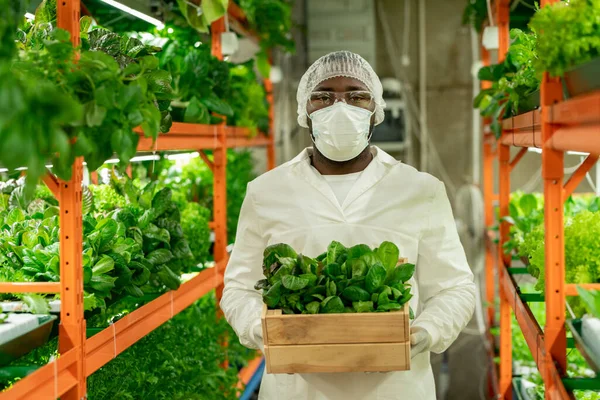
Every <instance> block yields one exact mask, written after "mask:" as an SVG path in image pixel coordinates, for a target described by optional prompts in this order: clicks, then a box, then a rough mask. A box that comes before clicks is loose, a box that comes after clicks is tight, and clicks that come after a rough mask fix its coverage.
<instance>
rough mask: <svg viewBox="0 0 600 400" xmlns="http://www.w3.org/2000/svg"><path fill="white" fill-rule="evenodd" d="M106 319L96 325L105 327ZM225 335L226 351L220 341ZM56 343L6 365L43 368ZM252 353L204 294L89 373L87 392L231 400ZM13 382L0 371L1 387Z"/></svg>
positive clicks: (102, 396)
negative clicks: (218, 314)
mask: <svg viewBox="0 0 600 400" xmlns="http://www.w3.org/2000/svg"><path fill="white" fill-rule="evenodd" d="M127 303H128V302H125V304H124V305H123V307H121V308H120V309H117V310H115V311H116V312H119V313H123V312H124V310H133V309H134V308H135V307H136V306H137V304H135V303H131V301H129V303H130V304H129V305H128V304H127ZM107 317H110V315H109V316H107ZM111 320H112V319H111V318H108V319H107V320H106V321H105V323H103V324H102V325H99V327H106V326H108V321H111ZM224 337H226V338H227V348H226V349H224V348H222V347H221V345H220V344H219V343H220V340H221V339H222V338H224ZM57 346H58V340H57V338H53V339H51V340H50V341H49V342H47V343H46V344H45V345H43V346H41V347H39V348H37V349H35V350H33V351H32V352H30V353H28V354H27V355H25V356H23V357H21V358H20V359H18V360H15V361H13V362H12V363H11V365H10V367H16V366H21V367H22V366H43V365H45V364H47V363H48V362H49V361H50V360H51V359H53V358H55V357H56V355H57ZM255 356H256V353H255V352H253V351H249V350H248V349H246V348H244V347H243V346H242V345H241V344H240V343H239V340H238V338H237V336H236V335H235V333H234V332H233V330H232V329H231V328H230V327H229V325H227V323H226V321H225V320H224V319H223V318H218V317H217V305H216V299H215V296H214V293H209V294H207V295H206V296H204V297H202V298H201V299H200V300H198V301H196V302H195V303H194V304H193V305H191V306H190V307H188V308H186V309H185V310H183V311H182V312H181V313H179V314H177V315H176V316H175V317H174V318H173V319H171V320H170V321H168V322H166V323H165V324H164V325H162V326H160V327H159V328H157V329H156V330H154V331H152V332H151V333H149V334H148V335H147V336H145V337H143V338H142V339H141V340H140V341H139V342H137V343H136V344H134V345H133V346H131V347H130V348H129V349H127V350H125V351H124V352H123V353H122V354H120V355H119V356H118V357H117V358H116V359H114V360H112V361H111V362H109V363H108V364H106V365H105V366H103V367H102V368H100V369H99V370H98V371H97V372H95V373H94V374H92V375H91V376H90V377H89V378H88V383H87V384H88V393H89V397H90V398H92V399H99V400H102V399H117V398H118V399H148V400H166V399H169V400H170V399H180V400H184V399H185V400H188V399H198V400H213V399H214V400H218V399H223V400H225V399H227V400H229V399H231V400H233V399H236V398H237V396H238V395H239V391H238V389H236V386H237V382H238V375H237V372H238V368H241V367H243V366H245V365H247V362H248V361H249V360H251V359H253V358H254V357H255ZM226 357H227V360H228V361H229V363H230V365H232V367H231V368H228V369H223V368H222V367H220V364H221V363H222V362H224V361H225V359H226ZM124 376H126V377H127V379H125V380H124V379H123V377H124ZM165 378H167V379H165ZM16 381H18V379H15V378H5V375H4V374H0V391H2V390H3V389H7V388H10V387H11V385H12V384H14V383H15V382H16Z"/></svg>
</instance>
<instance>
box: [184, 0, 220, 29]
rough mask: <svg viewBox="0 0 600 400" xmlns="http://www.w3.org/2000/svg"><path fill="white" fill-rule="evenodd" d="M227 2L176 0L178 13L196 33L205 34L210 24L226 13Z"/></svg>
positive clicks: (217, 0) (218, 0)
mask: <svg viewBox="0 0 600 400" xmlns="http://www.w3.org/2000/svg"><path fill="white" fill-rule="evenodd" d="M228 4H229V0H191V1H188V0H177V5H178V6H179V11H180V12H181V14H182V15H183V16H184V17H185V18H186V20H187V22H188V24H189V25H190V26H191V27H192V28H194V29H196V30H197V31H198V32H202V33H207V32H208V31H209V28H210V24H212V23H213V22H214V21H216V20H218V19H219V18H221V17H222V16H223V15H225V12H227V5H228Z"/></svg>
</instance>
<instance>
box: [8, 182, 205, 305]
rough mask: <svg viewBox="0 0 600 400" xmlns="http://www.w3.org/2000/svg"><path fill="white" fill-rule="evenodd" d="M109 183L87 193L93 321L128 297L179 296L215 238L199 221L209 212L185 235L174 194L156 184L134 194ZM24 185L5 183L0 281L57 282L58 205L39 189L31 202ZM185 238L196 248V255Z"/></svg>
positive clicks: (125, 185)
mask: <svg viewBox="0 0 600 400" xmlns="http://www.w3.org/2000/svg"><path fill="white" fill-rule="evenodd" d="M112 180H113V182H112V186H108V185H100V186H91V189H88V188H87V187H84V188H83V201H82V202H83V207H84V209H83V214H84V216H83V278H84V290H85V295H84V308H85V310H86V311H87V312H88V315H92V314H97V313H101V312H102V311H104V310H105V309H106V307H107V306H110V305H111V304H113V303H115V302H117V301H119V300H121V299H122V298H124V297H127V296H132V297H135V298H141V297H142V296H143V295H144V294H145V293H161V292H164V291H166V290H168V289H172V290H173V289H177V288H178V287H179V284H180V279H179V275H180V274H181V273H183V272H187V271H189V269H190V268H191V267H193V266H196V265H197V262H196V259H201V260H205V259H206V258H208V254H207V253H208V246H209V244H210V241H209V235H210V231H209V229H208V221H207V219H206V218H204V219H202V216H204V217H205V216H206V213H207V212H204V213H203V214H200V213H201V212H202V210H200V209H196V212H197V213H198V215H193V218H190V220H189V221H186V230H185V231H184V230H183V229H182V227H181V225H180V218H181V217H180V212H179V208H178V207H177V205H176V204H175V203H174V202H173V201H172V200H171V189H169V188H163V189H160V190H159V189H158V188H157V185H156V182H154V183H150V184H148V185H146V186H145V187H144V188H135V187H134V186H133V183H132V182H131V181H130V180H129V179H127V178H118V177H117V176H116V175H114V174H113V179H112ZM23 184H24V180H23V179H22V178H21V179H20V180H19V181H16V182H13V181H8V182H6V183H3V184H0V191H1V192H2V193H1V194H0V200H2V201H0V226H1V228H0V265H1V268H0V280H1V281H5V282H22V281H37V282H58V281H59V280H60V274H59V227H58V207H56V205H54V204H56V200H55V199H54V198H53V197H51V195H50V194H49V191H48V190H45V189H41V188H40V189H38V190H36V194H37V195H38V196H40V197H38V198H32V197H30V196H29V195H28V194H27V193H26V192H25V191H24V190H22V189H23ZM188 238H190V239H191V240H193V241H194V243H195V246H194V248H195V250H196V252H195V253H193V252H192V251H191V249H190V247H189V243H188ZM3 298H7V296H3ZM8 298H15V296H13V295H8ZM17 298H19V297H17ZM21 298H22V299H23V300H24V301H27V300H29V298H27V299H26V298H23V297H21ZM40 298H41V297H40ZM41 299H43V298H41ZM33 300H38V299H37V298H33Z"/></svg>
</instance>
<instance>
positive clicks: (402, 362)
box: [262, 304, 410, 374]
mask: <svg viewBox="0 0 600 400" xmlns="http://www.w3.org/2000/svg"><path fill="white" fill-rule="evenodd" d="M262 328H263V339H264V343H265V359H266V368H267V373H269V374H283V373H315V372H319V373H323V372H388V371H405V370H408V369H410V332H409V308H408V304H405V305H404V309H402V310H401V311H394V312H385V313H357V314H298V315H283V314H282V311H281V310H267V307H266V306H264V308H263V314H262Z"/></svg>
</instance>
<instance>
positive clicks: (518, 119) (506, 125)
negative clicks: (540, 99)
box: [502, 109, 542, 131]
mask: <svg viewBox="0 0 600 400" xmlns="http://www.w3.org/2000/svg"><path fill="white" fill-rule="evenodd" d="M541 122H542V113H541V110H540V109H538V110H534V111H530V112H527V113H524V114H520V115H517V116H515V117H511V118H507V119H504V120H502V129H503V130H505V131H523V130H527V131H533V130H539V129H541Z"/></svg>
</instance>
